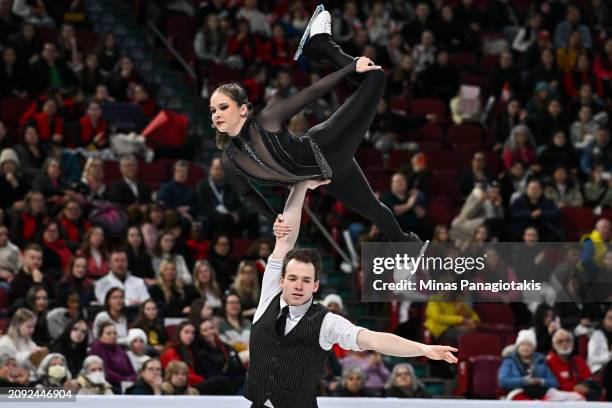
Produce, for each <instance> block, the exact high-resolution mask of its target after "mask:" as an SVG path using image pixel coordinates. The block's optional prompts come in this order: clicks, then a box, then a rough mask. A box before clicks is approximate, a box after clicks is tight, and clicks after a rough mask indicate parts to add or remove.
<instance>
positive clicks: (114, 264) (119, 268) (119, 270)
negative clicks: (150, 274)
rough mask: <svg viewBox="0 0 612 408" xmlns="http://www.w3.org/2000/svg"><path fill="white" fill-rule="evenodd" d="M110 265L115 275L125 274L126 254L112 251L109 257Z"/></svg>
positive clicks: (126, 265)
mask: <svg viewBox="0 0 612 408" xmlns="http://www.w3.org/2000/svg"><path fill="white" fill-rule="evenodd" d="M110 267H111V270H112V271H113V272H114V273H115V275H118V276H123V275H125V274H126V273H127V267H128V259H127V255H126V254H125V253H123V252H116V253H113V254H112V255H111V258H110Z"/></svg>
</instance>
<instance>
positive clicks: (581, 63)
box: [576, 55, 591, 72]
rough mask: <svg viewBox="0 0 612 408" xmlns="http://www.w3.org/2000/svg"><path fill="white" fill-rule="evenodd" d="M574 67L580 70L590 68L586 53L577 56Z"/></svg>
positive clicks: (585, 70) (584, 70)
mask: <svg viewBox="0 0 612 408" xmlns="http://www.w3.org/2000/svg"><path fill="white" fill-rule="evenodd" d="M576 67H577V68H578V71H580V72H588V71H589V69H590V68H591V62H590V61H589V57H587V56H586V55H580V56H579V57H578V61H577V62H576Z"/></svg>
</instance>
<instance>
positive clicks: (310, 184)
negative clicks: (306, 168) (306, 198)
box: [304, 179, 331, 190]
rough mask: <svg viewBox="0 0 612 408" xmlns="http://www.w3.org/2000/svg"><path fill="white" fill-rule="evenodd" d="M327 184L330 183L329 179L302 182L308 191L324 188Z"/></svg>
mask: <svg viewBox="0 0 612 408" xmlns="http://www.w3.org/2000/svg"><path fill="white" fill-rule="evenodd" d="M329 183H331V179H325V180H308V181H304V184H305V185H306V188H307V189H309V190H314V189H315V188H317V187H320V186H324V185H325V184H329Z"/></svg>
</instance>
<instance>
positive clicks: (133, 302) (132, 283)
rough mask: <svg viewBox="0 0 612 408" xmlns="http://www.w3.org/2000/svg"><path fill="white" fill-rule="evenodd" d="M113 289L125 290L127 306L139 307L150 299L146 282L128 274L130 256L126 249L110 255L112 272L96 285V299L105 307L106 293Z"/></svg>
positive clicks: (116, 250)
mask: <svg viewBox="0 0 612 408" xmlns="http://www.w3.org/2000/svg"><path fill="white" fill-rule="evenodd" d="M112 288H120V289H123V292H124V294H125V305H126V306H138V305H140V304H141V303H142V302H144V301H145V300H147V299H149V297H150V296H149V291H148V290H147V286H146V285H145V283H144V281H143V280H142V279H140V278H138V277H136V276H132V275H131V274H130V273H129V272H128V256H127V253H126V252H125V250H124V249H114V250H113V251H112V252H111V254H110V271H109V272H108V274H107V275H106V276H104V277H103V278H102V279H100V280H98V281H97V282H96V285H95V293H96V299H97V300H98V303H99V304H101V305H103V304H104V299H105V298H106V292H108V291H109V290H110V289H112Z"/></svg>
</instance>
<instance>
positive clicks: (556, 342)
mask: <svg viewBox="0 0 612 408" xmlns="http://www.w3.org/2000/svg"><path fill="white" fill-rule="evenodd" d="M553 348H554V349H555V351H556V352H557V354H559V355H561V356H569V355H570V354H572V350H573V349H574V342H573V341H572V337H571V336H570V334H569V333H564V332H559V333H558V334H557V335H555V336H554V338H553Z"/></svg>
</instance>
